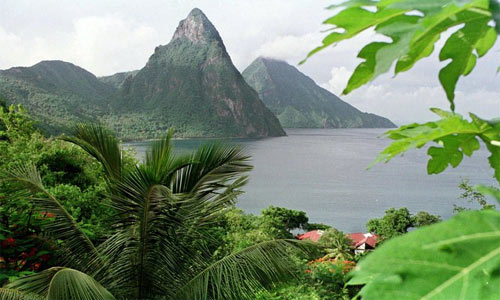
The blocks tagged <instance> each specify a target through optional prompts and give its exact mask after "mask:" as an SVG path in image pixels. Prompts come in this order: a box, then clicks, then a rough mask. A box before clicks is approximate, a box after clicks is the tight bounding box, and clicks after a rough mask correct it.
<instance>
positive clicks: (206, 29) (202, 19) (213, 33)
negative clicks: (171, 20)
mask: <svg viewBox="0 0 500 300" xmlns="http://www.w3.org/2000/svg"><path fill="white" fill-rule="evenodd" d="M176 39H188V40H190V41H192V42H202V43H203V42H204V43H206V42H208V41H210V40H216V41H219V42H220V43H221V44H223V43H222V38H221V37H220V35H219V32H218V31H217V29H215V26H214V25H213V24H212V22H210V20H209V19H208V18H207V16H205V14H204V13H203V12H202V11H201V10H200V9H199V8H194V9H193V10H192V11H191V12H190V13H189V15H188V16H187V18H186V19H184V20H182V21H180V22H179V26H177V30H176V31H175V33H174V36H173V37H172V40H176Z"/></svg>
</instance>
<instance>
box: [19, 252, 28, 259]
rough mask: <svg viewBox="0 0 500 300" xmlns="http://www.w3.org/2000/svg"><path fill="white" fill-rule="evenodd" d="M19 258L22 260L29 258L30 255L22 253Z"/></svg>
mask: <svg viewBox="0 0 500 300" xmlns="http://www.w3.org/2000/svg"><path fill="white" fill-rule="evenodd" d="M19 256H21V258H28V254H26V252H21V254H19Z"/></svg>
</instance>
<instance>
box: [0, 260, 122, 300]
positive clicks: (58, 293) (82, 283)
mask: <svg viewBox="0 0 500 300" xmlns="http://www.w3.org/2000/svg"><path fill="white" fill-rule="evenodd" d="M8 287H9V288H12V289H16V290H19V291H21V292H23V293H32V294H36V295H40V296H42V297H44V298H45V299H47V300H68V299H85V300H114V299H115V297H113V295H111V293H109V292H108V291H107V290H106V289H105V288H104V287H103V286H102V285H101V284H99V282H97V281H96V280H95V279H93V278H92V277H90V276H89V275H87V274H85V273H82V272H80V271H78V270H74V269H70V268H50V269H48V270H45V271H42V272H40V273H37V274H33V275H29V276H26V277H22V278H20V279H18V280H16V281H14V282H13V283H11V284H9V285H8Z"/></svg>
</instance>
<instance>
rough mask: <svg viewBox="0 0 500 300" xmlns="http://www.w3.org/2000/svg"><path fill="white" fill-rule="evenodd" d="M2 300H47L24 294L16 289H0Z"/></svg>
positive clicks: (0, 298) (38, 296)
mask: <svg viewBox="0 0 500 300" xmlns="http://www.w3.org/2000/svg"><path fill="white" fill-rule="evenodd" d="M0 300H45V298H44V297H42V296H40V295H37V294H33V293H23V292H21V291H19V290H16V289H7V288H0Z"/></svg>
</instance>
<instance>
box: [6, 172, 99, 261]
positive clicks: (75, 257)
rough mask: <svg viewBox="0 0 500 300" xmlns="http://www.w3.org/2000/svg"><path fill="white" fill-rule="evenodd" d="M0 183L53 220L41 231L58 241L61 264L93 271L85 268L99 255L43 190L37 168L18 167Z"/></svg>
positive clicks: (57, 204)
mask: <svg viewBox="0 0 500 300" xmlns="http://www.w3.org/2000/svg"><path fill="white" fill-rule="evenodd" d="M0 181H9V182H11V183H14V185H13V187H12V188H13V189H15V190H16V192H19V191H25V192H26V193H21V194H20V193H16V194H13V195H15V196H17V197H26V196H28V197H29V198H30V199H31V201H32V202H33V203H34V208H35V209H36V211H38V212H44V213H52V214H54V216H55V217H54V219H53V220H50V222H44V223H43V228H44V231H45V232H46V233H47V234H48V235H49V237H50V238H51V239H52V240H53V241H55V242H58V241H62V246H63V248H64V249H65V250H67V251H66V252H65V255H64V256H62V257H61V258H62V261H61V263H63V264H67V265H70V266H73V267H78V268H81V269H87V268H90V267H95V266H93V265H90V264H89V261H90V260H93V261H96V258H97V257H99V253H98V252H97V249H96V248H95V246H94V244H93V243H92V242H91V241H90V239H89V238H88V237H87V235H85V234H84V233H83V232H82V230H81V229H80V228H79V226H78V224H77V223H76V221H75V220H74V219H73V217H72V216H71V214H70V213H69V212H68V211H67V210H66V209H65V208H64V206H62V205H61V203H59V201H58V200H57V199H56V198H55V197H54V196H53V195H52V194H51V193H49V192H48V191H47V190H46V189H45V187H44V186H43V183H42V179H41V177H40V174H39V172H38V170H37V168H36V167H35V166H34V165H32V164H21V165H17V166H16V167H14V168H12V169H11V170H8V171H6V172H4V173H3V174H1V175H0Z"/></svg>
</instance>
